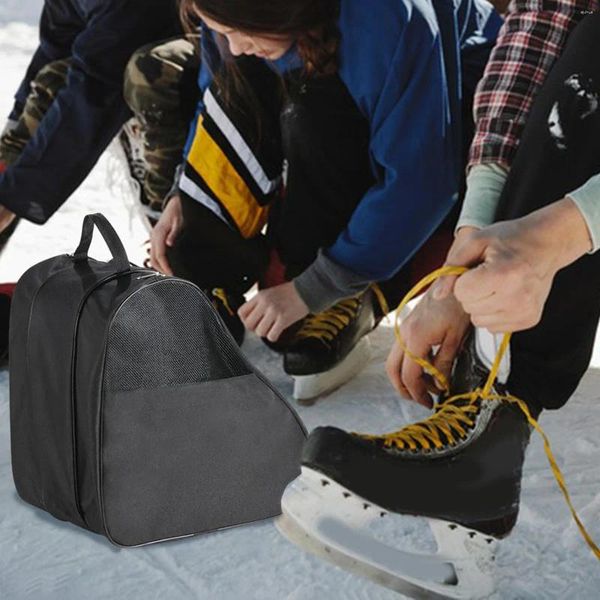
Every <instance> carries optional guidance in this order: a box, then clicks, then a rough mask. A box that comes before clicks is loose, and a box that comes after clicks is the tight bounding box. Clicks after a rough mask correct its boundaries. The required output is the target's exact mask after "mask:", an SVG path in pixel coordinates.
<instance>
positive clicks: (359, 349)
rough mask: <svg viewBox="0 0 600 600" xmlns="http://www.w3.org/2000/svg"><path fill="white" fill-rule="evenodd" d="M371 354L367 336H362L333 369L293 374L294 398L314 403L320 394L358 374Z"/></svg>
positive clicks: (305, 402) (307, 403)
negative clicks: (322, 371) (307, 373)
mask: <svg viewBox="0 0 600 600" xmlns="http://www.w3.org/2000/svg"><path fill="white" fill-rule="evenodd" d="M371 356H372V352H371V343H370V341H369V338H368V336H364V337H362V338H361V339H360V341H359V342H358V344H356V346H355V347H354V348H353V349H352V351H351V352H350V354H348V356H346V358H345V359H344V360H343V361H342V362H340V363H339V364H338V365H336V366H335V367H333V369H330V370H329V371H325V372H324V373H316V374H315V375H295V376H294V399H295V400H298V401H299V402H300V403H301V404H304V405H307V406H310V405H312V404H314V403H315V402H316V401H317V399H318V398H319V397H320V396H324V395H326V394H330V393H331V392H333V391H334V390H337V389H338V388H339V387H341V386H343V385H344V384H345V383H347V382H348V381H350V380H351V379H352V378H353V377H354V376H356V375H358V373H360V371H362V370H363V369H364V368H365V367H366V366H367V365H368V364H369V361H370V360H371Z"/></svg>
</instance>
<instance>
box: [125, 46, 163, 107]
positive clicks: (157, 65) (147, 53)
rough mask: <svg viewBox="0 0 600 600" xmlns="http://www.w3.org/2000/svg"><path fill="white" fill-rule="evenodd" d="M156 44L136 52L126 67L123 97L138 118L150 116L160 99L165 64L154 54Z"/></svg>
mask: <svg viewBox="0 0 600 600" xmlns="http://www.w3.org/2000/svg"><path fill="white" fill-rule="evenodd" d="M155 46H156V44H150V45H148V46H143V47H142V48H140V49H138V50H136V51H135V52H134V53H133V55H132V56H131V58H130V59H129V62H128V63H127V66H126V67H125V73H124V80H123V96H124V98H125V102H126V103H127V105H128V106H129V108H130V109H131V110H132V111H133V112H134V114H135V115H136V116H137V117H141V116H148V115H149V113H151V111H152V110H154V109H155V107H156V105H157V98H160V79H161V74H162V70H163V63H162V61H161V60H160V58H159V57H158V56H156V55H155V54H154V52H153V51H154V48H155Z"/></svg>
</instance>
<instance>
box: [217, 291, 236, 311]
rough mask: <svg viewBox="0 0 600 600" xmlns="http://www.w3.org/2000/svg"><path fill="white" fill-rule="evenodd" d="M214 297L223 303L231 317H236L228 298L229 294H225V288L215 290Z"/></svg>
mask: <svg viewBox="0 0 600 600" xmlns="http://www.w3.org/2000/svg"><path fill="white" fill-rule="evenodd" d="M212 295H213V296H214V297H215V298H217V299H218V300H220V301H221V303H222V304H223V306H224V307H225V310H226V311H227V312H228V313H229V315H230V316H232V317H233V315H235V313H234V312H233V309H232V308H231V305H230V304H229V299H228V298H227V294H226V293H225V290H224V289H223V288H215V289H214V290H213V291H212Z"/></svg>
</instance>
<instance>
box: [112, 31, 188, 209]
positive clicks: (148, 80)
mask: <svg viewBox="0 0 600 600" xmlns="http://www.w3.org/2000/svg"><path fill="white" fill-rule="evenodd" d="M199 64H200V58H199V48H198V38H197V37H196V36H187V37H181V38H174V39H171V40H166V41H164V42H161V43H159V44H156V43H154V44H150V45H148V46H144V47H142V48H140V49H139V50H137V51H136V52H135V54H134V55H133V56H132V57H131V60H130V61H129V64H128V65H127V69H126V71H125V85H124V96H125V101H126V102H127V104H128V105H129V107H130V108H131V110H132V111H133V113H134V115H135V117H136V119H137V121H138V123H139V126H140V127H141V131H142V136H143V141H144V159H145V162H146V174H145V179H144V193H145V196H146V198H147V200H148V202H149V204H150V206H152V207H160V206H161V205H162V202H163V200H164V198H165V196H166V195H167V194H168V192H169V191H170V189H171V187H172V185H173V178H174V174H175V169H176V168H177V166H178V165H179V164H180V163H181V162H182V155H183V148H184V146H185V141H186V139H187V135H188V130H189V125H190V122H191V120H192V117H193V115H194V113H195V110H196V105H197V101H198V94H199V92H198V86H197V77H198V68H199Z"/></svg>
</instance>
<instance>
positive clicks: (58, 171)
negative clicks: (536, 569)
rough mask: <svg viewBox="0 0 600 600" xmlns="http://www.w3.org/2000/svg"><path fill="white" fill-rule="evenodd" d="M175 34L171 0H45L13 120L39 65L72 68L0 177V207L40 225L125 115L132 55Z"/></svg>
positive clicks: (86, 169) (91, 163)
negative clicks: (64, 62)
mask: <svg viewBox="0 0 600 600" xmlns="http://www.w3.org/2000/svg"><path fill="white" fill-rule="evenodd" d="M180 31H181V30H180V25H179V19H178V16H177V10H176V3H175V0H46V1H45V2H44V8H43V12H42V17H41V21H40V45H39V47H38V49H37V50H36V52H35V55H34V57H33V59H32V61H31V64H30V65H29V68H28V70H27V73H26V76H25V79H24V80H23V83H22V84H21V86H20V87H19V90H18V91H17V94H16V96H15V98H16V103H15V107H14V109H13V112H12V114H11V118H13V119H16V118H18V117H19V115H20V113H21V111H22V109H23V105H24V103H25V100H26V98H27V95H28V94H29V91H30V84H31V81H32V79H33V78H34V77H35V75H36V74H37V73H38V72H39V70H40V69H41V68H42V67H44V66H45V65H46V64H48V63H50V62H52V61H54V60H58V59H61V58H67V57H72V58H73V66H72V68H71V69H70V71H69V74H68V80H67V84H66V86H65V87H64V88H63V89H62V90H61V92H60V93H59V94H58V96H57V98H56V100H55V101H54V103H53V104H52V106H51V108H50V110H49V111H48V113H47V114H46V116H45V117H44V119H43V120H42V122H41V124H40V126H39V128H38V130H37V131H36V133H35V135H34V136H33V138H32V139H31V140H30V142H29V143H28V144H27V146H26V148H25V150H24V152H23V153H22V155H21V156H20V158H19V160H18V161H17V162H16V163H15V164H14V165H12V166H11V167H10V168H9V169H8V170H7V171H6V173H5V174H4V175H2V176H0V204H3V205H4V206H6V207H7V208H9V209H10V210H12V211H13V212H15V213H16V214H17V215H19V216H22V217H25V218H27V219H29V220H31V221H33V222H35V223H44V222H45V221H46V220H47V219H48V218H49V217H50V216H51V215H52V214H53V213H54V212H55V211H56V210H57V209H58V207H59V206H60V205H61V204H62V203H63V202H64V201H65V200H66V199H67V198H68V197H69V196H70V195H71V194H72V193H73V192H74V191H75V189H76V188H77V187H78V186H79V185H80V184H81V182H82V181H83V179H84V178H85V176H86V175H87V174H88V173H89V171H90V170H91V169H92V167H93V166H94V164H95V163H96V161H97V160H98V158H99V157H100V155H101V154H102V152H103V151H104V149H105V148H106V147H107V146H108V144H109V143H110V141H111V140H112V139H113V137H114V136H115V135H116V134H117V132H118V131H119V129H120V128H121V126H122V125H123V123H124V122H125V121H126V120H127V119H128V117H129V116H130V115H129V110H128V108H127V105H126V104H125V101H124V99H123V74H124V70H125V66H126V65H127V62H128V60H129V58H130V57H131V55H132V54H133V52H134V51H135V50H137V49H138V48H139V47H140V46H142V45H144V44H148V43H150V42H152V41H158V40H161V39H164V38H166V37H169V36H172V35H176V34H177V33H179V32H180Z"/></svg>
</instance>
